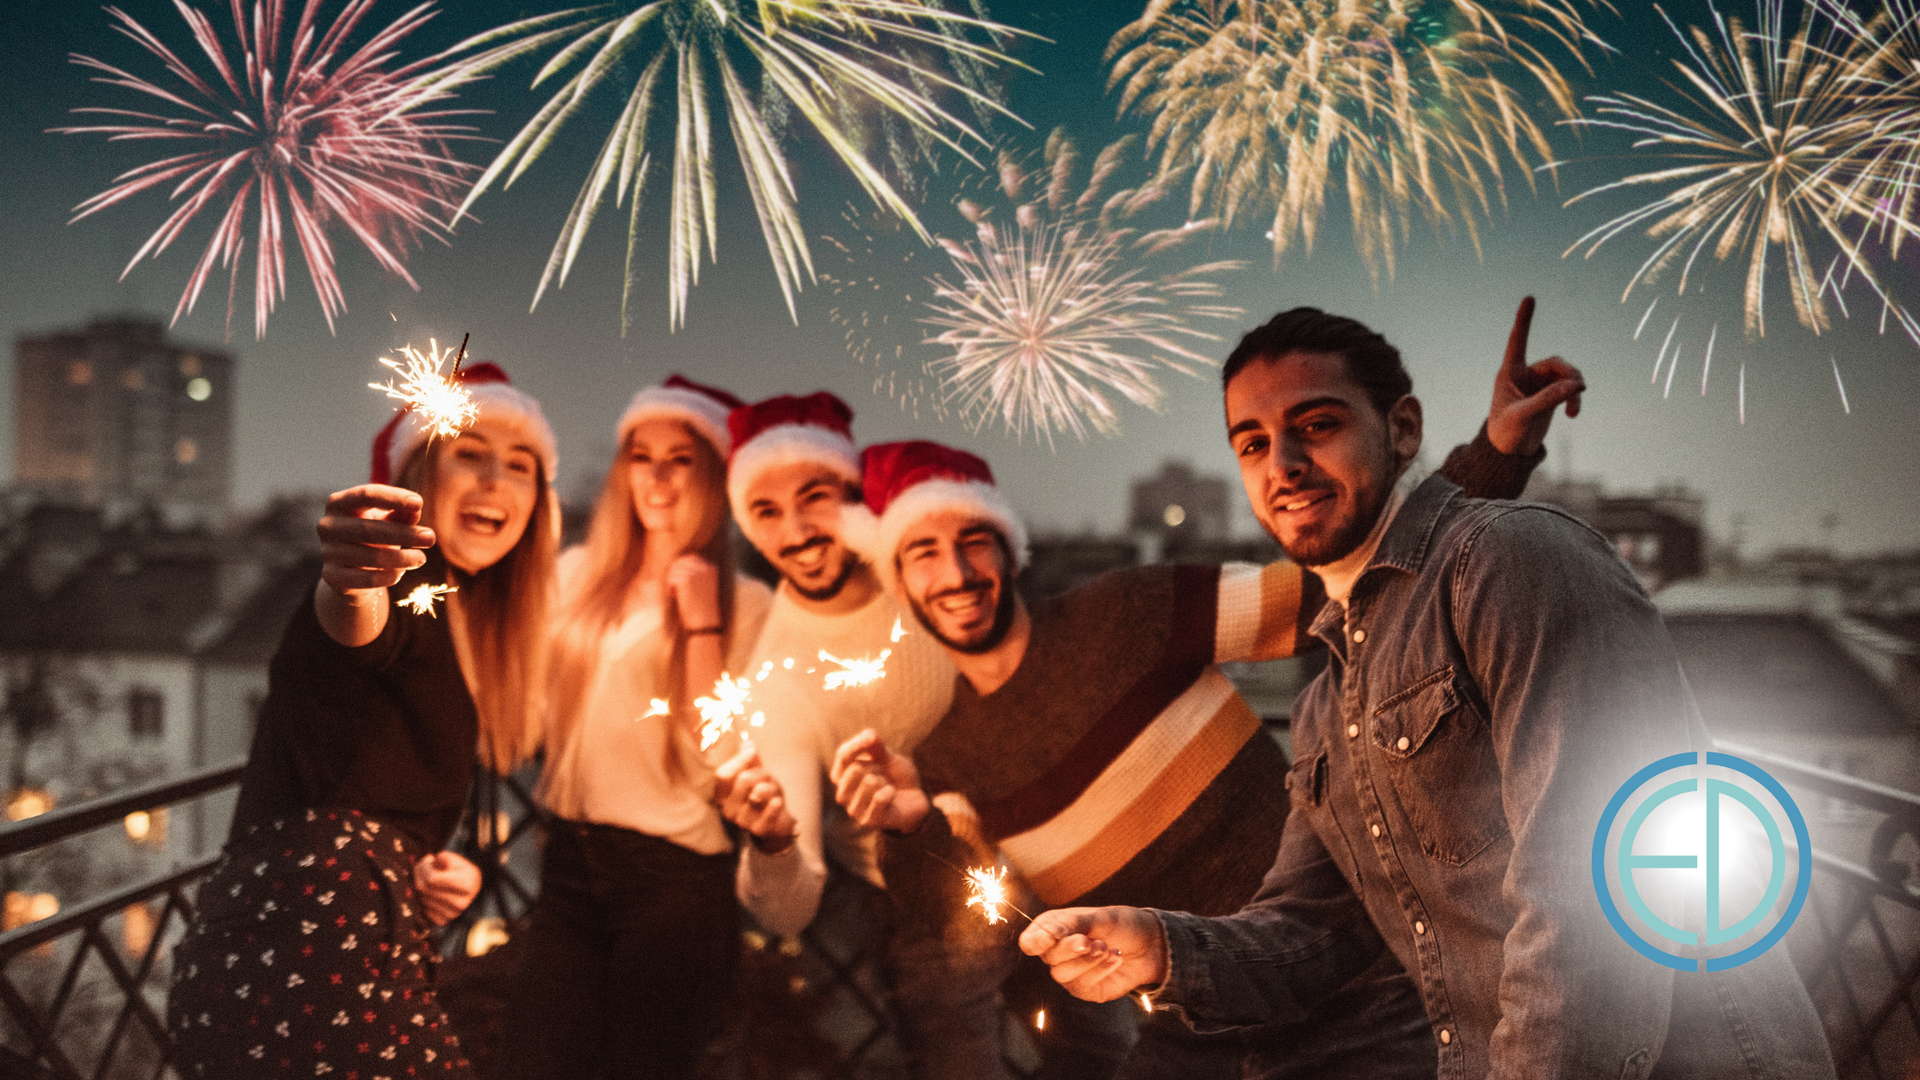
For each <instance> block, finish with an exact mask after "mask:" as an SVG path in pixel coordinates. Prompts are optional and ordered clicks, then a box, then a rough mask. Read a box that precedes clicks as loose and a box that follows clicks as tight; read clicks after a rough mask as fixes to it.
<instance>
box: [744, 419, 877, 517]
mask: <svg viewBox="0 0 1920 1080" xmlns="http://www.w3.org/2000/svg"><path fill="white" fill-rule="evenodd" d="M727 430H728V431H729V432H730V433H731V434H732V436H733V455H732V456H731V457H729V458H728V459H727V497H728V498H729V499H731V500H732V501H733V516H734V517H735V518H736V519H738V520H739V521H741V522H742V523H744V522H745V521H746V520H747V505H746V498H747V488H748V487H749V486H751V485H752V484H753V481H754V480H755V479H756V478H758V477H759V475H760V474H761V473H764V472H766V471H767V470H768V469H774V468H779V467H780V466H783V465H794V464H800V463H806V464H813V465H824V466H826V467H827V468H829V469H831V470H833V471H834V472H835V473H836V474H838V475H839V476H841V477H843V478H844V479H846V481H847V482H848V483H851V484H858V483H860V452H859V451H858V450H856V449H854V445H853V410H852V409H850V408H848V407H847V403H846V402H844V401H841V400H840V399H839V398H837V397H834V396H833V395H832V394H829V393H827V392H826V391H824V390H822V391H820V392H818V393H813V394H808V395H807V396H806V397H794V396H793V395H791V394H782V395H780V396H779V397H771V398H768V399H767V400H765V401H756V402H754V403H753V404H751V405H742V406H741V407H740V408H738V409H735V410H733V412H732V413H730V414H729V415H728V416H727Z"/></svg>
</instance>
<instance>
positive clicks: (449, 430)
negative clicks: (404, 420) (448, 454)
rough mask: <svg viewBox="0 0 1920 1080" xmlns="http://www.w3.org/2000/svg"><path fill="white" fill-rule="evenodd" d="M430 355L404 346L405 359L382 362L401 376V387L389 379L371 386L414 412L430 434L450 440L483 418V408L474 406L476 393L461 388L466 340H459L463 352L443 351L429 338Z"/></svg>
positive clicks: (436, 342)
mask: <svg viewBox="0 0 1920 1080" xmlns="http://www.w3.org/2000/svg"><path fill="white" fill-rule="evenodd" d="M427 349H428V351H427V352H424V353H423V352H421V351H420V350H418V349H416V348H414V347H413V346H411V345H405V346H402V347H401V349H400V354H401V356H402V358H403V359H401V360H394V359H389V358H388V357H384V356H383V357H381V358H380V363H381V364H383V365H385V366H387V367H390V368H392V369H393V370H394V371H396V372H398V373H399V375H400V385H398V386H395V385H394V384H393V381H392V380H391V379H389V380H388V381H386V382H384V383H368V384H367V386H369V387H371V388H372V389H375V390H379V391H381V392H383V393H385V394H386V395H387V396H388V397H390V398H393V399H394V400H395V401H398V402H400V403H401V407H402V408H404V409H411V410H413V411H414V412H416V413H418V414H419V415H420V417H421V418H422V419H424V420H426V422H427V425H428V431H429V432H430V433H431V434H433V435H438V436H440V437H441V438H443V439H451V438H453V437H454V436H455V435H458V434H460V432H462V431H463V430H465V429H466V427H467V425H468V424H471V423H473V422H474V420H476V419H478V418H479V416H480V407H479V406H478V405H475V404H474V403H473V392H472V391H471V390H468V389H467V388H466V387H464V386H462V385H460V381H459V379H458V378H457V376H458V375H459V374H460V358H461V357H463V356H465V355H466V353H467V339H466V338H461V339H460V349H459V351H458V352H455V351H454V350H453V349H447V350H445V351H442V350H441V348H440V343H439V342H438V341H436V340H434V339H433V338H428V339H427ZM449 357H451V358H452V359H453V370H452V371H450V372H448V373H446V374H445V375H442V374H441V373H440V366H441V365H442V364H444V363H446V362H447V359H448V358H449Z"/></svg>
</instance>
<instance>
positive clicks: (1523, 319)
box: [1487, 296, 1587, 457]
mask: <svg viewBox="0 0 1920 1080" xmlns="http://www.w3.org/2000/svg"><path fill="white" fill-rule="evenodd" d="M1532 328H1533V297H1531V296H1529V297H1527V298H1526V299H1524V300H1522V301H1520V311H1519V313H1518V314H1516V315H1515V316H1514V317H1513V332H1512V333H1510V334H1509V335H1508V336H1507V353H1506V355H1505V356H1504V357H1502V358H1501V360H1500V372H1499V374H1498V375H1496V376H1494V380H1493V406H1492V407H1491V408H1489V409H1488V410H1487V440H1488V441H1489V442H1491V443H1493V445H1494V448H1495V449H1497V450H1499V451H1500V452H1501V453H1503V454H1517V455H1520V456H1522V457H1531V456H1532V455H1533V453H1534V451H1536V450H1539V449H1540V447H1541V445H1542V444H1543V443H1545V442H1546V440H1547V428H1548V426H1549V425H1551V424H1552V423H1553V411H1554V410H1555V409H1556V408H1558V407H1559V406H1560V403H1561V402H1565V403H1566V405H1567V417H1568V418H1569V419H1571V418H1573V417H1575V416H1579V415H1580V395H1581V393H1582V392H1584V391H1585V390H1586V388H1587V380H1586V379H1585V378H1584V377H1583V376H1582V375H1581V374H1580V369H1579V368H1577V367H1574V366H1573V365H1572V364H1569V363H1567V362H1566V361H1565V360H1562V359H1560V358H1559V357H1557V356H1549V357H1547V358H1546V359H1545V360H1537V361H1535V362H1533V363H1531V364H1529V363H1527V335H1528V333H1529V332H1530V331H1531V330H1532Z"/></svg>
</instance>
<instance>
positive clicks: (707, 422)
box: [614, 375, 746, 460]
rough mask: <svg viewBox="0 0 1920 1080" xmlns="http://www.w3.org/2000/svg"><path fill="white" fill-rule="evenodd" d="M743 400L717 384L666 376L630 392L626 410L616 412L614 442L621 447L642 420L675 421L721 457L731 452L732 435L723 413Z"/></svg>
mask: <svg viewBox="0 0 1920 1080" xmlns="http://www.w3.org/2000/svg"><path fill="white" fill-rule="evenodd" d="M745 405H746V402H744V401H741V400H740V399H739V398H737V397H734V396H733V395H732V394H729V393H727V392H726V391H725V390H722V389H720V388H719V387H717V386H706V385H704V384H701V383H697V382H694V381H693V380H692V379H689V378H687V377H685V376H683V375H669V376H667V381H666V382H663V383H661V384H660V385H659V386H649V387H647V388H646V389H645V390H642V391H640V392H639V393H637V394H635V395H633V400H632V401H630V402H628V403H627V411H626V412H624V413H621V414H620V423H619V426H617V427H616V428H615V429H614V437H615V440H616V445H618V446H625V445H626V444H627V435H628V433H630V432H632V431H633V428H634V425H636V424H638V423H640V422H641V421H643V420H678V421H680V422H681V423H683V424H686V425H687V426H688V427H690V428H692V429H693V430H694V432H695V433H696V434H698V435H699V436H700V437H701V438H703V439H705V440H707V442H709V443H711V444H712V445H713V448H714V450H716V451H717V452H719V454H720V457H721V459H722V460H724V459H725V458H726V457H727V455H728V454H730V453H732V452H733V434H732V432H730V431H728V430H727V416H728V414H730V413H732V412H733V411H734V410H735V409H738V408H742V407H744V406H745Z"/></svg>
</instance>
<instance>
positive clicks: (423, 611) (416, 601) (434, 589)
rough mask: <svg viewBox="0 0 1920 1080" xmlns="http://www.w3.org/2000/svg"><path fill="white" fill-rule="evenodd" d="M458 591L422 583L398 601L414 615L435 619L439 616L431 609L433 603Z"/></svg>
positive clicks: (447, 586) (451, 587)
mask: <svg viewBox="0 0 1920 1080" xmlns="http://www.w3.org/2000/svg"><path fill="white" fill-rule="evenodd" d="M459 591H460V590H459V589H457V588H455V587H454V586H452V585H429V584H427V583H426V582H424V581H423V582H421V583H420V584H418V585H415V586H414V587H413V591H412V592H410V593H408V594H407V597H406V599H404V600H402V601H400V606H401V607H403V608H406V609H408V610H410V611H412V612H413V613H414V614H415V615H427V616H430V617H432V618H435V619H437V618H439V617H440V614H439V612H437V611H435V610H434V609H433V602H434V601H435V600H438V599H440V598H441V597H443V596H445V595H447V594H448V593H454V592H459Z"/></svg>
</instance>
